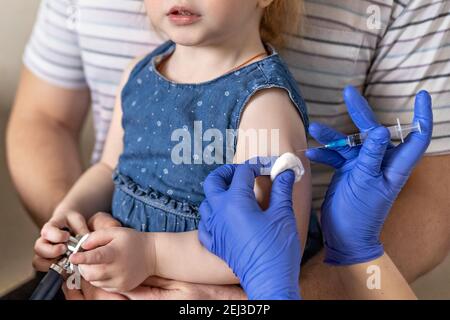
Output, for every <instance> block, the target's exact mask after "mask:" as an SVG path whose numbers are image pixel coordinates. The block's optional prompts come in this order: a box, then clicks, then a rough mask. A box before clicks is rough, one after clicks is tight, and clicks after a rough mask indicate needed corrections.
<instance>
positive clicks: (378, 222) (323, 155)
mask: <svg viewBox="0 0 450 320" xmlns="http://www.w3.org/2000/svg"><path fill="white" fill-rule="evenodd" d="M344 99H345V102H346V104H347V108H348V111H349V114H350V116H351V118H352V120H353V122H354V123H355V124H356V126H357V127H358V128H359V129H360V131H361V132H366V131H369V133H368V138H367V140H366V141H365V142H364V144H363V146H362V147H357V148H349V147H342V148H339V149H334V150H329V149H316V150H309V151H308V152H307V156H308V158H309V159H310V160H312V161H315V162H320V163H324V164H327V165H330V166H332V167H334V168H335V169H336V172H335V174H334V176H333V179H332V181H331V185H330V187H329V189H328V191H327V194H326V196H325V201H324V204H323V206H322V212H321V222H322V229H323V235H324V242H325V248H326V255H325V262H327V263H329V264H334V265H350V264H356V263H363V262H367V261H370V260H373V259H376V258H378V257H380V256H382V255H383V253H384V250H383V246H382V244H381V243H380V233H381V229H382V227H383V224H384V221H385V220H386V217H387V215H388V213H389V211H390V209H391V206H392V204H393V203H394V200H395V199H396V198H397V196H398V194H399V193H400V190H401V189H402V187H403V186H404V185H405V183H406V181H407V179H408V177H409V175H410V174H411V171H412V170H413V168H414V166H415V165H416V164H417V162H418V161H419V160H420V158H421V157H422V155H423V154H424V152H425V151H426V149H427V147H428V145H429V143H430V140H431V134H432V128H433V115H432V110H431V97H430V95H429V94H428V93H427V92H425V91H422V92H420V93H419V94H418V95H417V97H416V102H415V110H414V112H415V115H414V120H413V121H418V122H420V126H421V129H422V132H421V133H419V132H414V133H411V134H410V135H409V136H408V137H407V138H406V140H405V143H403V144H400V145H398V146H397V147H394V146H392V145H391V144H390V136H389V131H388V130H387V129H386V128H384V127H381V126H380V124H379V123H378V122H377V121H376V120H375V116H374V114H373V112H372V111H371V108H370V107H369V105H368V103H367V101H366V100H365V99H364V98H363V97H362V96H361V95H360V94H359V93H358V91H357V90H356V89H355V88H353V87H348V88H346V89H345V91H344ZM309 131H310V134H311V135H312V136H313V137H314V138H315V139H316V140H317V141H318V142H320V143H322V144H327V143H329V142H331V141H333V140H336V139H341V138H343V137H344V135H343V134H341V133H339V132H336V131H334V130H333V129H331V128H328V127H326V126H323V125H320V124H312V125H311V126H310V129H309Z"/></svg>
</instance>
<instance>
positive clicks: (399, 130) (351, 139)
mask: <svg viewBox="0 0 450 320" xmlns="http://www.w3.org/2000/svg"><path fill="white" fill-rule="evenodd" d="M387 129H388V130H389V132H390V133H391V139H395V140H401V142H402V143H403V142H405V138H406V137H407V136H408V134H409V133H411V132H420V133H422V129H421V127H420V122H419V121H415V122H414V123H413V124H400V119H398V118H397V125H395V126H391V127H387ZM368 134H369V132H368V131H366V132H360V133H355V134H351V135H349V136H346V137H345V138H342V139H338V140H334V141H332V142H330V143H328V144H326V145H324V146H320V147H316V148H311V149H319V148H326V149H336V148H340V147H345V146H349V147H356V146H360V145H362V144H363V143H364V141H365V140H366V139H367V136H368ZM306 150H308V149H303V150H297V152H305V151H306Z"/></svg>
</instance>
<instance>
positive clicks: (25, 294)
mask: <svg viewBox="0 0 450 320" xmlns="http://www.w3.org/2000/svg"><path fill="white" fill-rule="evenodd" d="M44 276H45V272H36V274H35V275H34V277H33V278H32V279H30V280H28V281H27V282H25V283H24V284H22V285H20V286H19V287H17V288H15V289H13V290H11V291H10V292H8V293H7V294H5V295H4V296H3V297H1V298H0V300H28V299H29V298H30V297H31V295H32V294H33V291H34V289H36V288H37V286H38V284H39V282H41V280H42V278H43V277H44ZM53 300H65V299H64V293H63V292H62V290H59V291H58V293H57V294H56V296H55V298H54V299H53Z"/></svg>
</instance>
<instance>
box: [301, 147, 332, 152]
mask: <svg viewBox="0 0 450 320" xmlns="http://www.w3.org/2000/svg"><path fill="white" fill-rule="evenodd" d="M322 148H325V147H324V146H319V147H313V148H307V149H299V150H297V151H296V153H301V152H303V153H304V152H306V151H308V150H315V149H322Z"/></svg>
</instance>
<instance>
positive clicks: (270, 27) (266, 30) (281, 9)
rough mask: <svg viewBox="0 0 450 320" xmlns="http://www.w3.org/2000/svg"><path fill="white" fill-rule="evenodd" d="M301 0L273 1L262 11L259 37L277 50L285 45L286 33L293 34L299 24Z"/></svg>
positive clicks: (301, 9)
mask: <svg viewBox="0 0 450 320" xmlns="http://www.w3.org/2000/svg"><path fill="white" fill-rule="evenodd" d="M302 12H303V0H273V2H272V3H271V4H270V5H269V6H268V7H267V8H265V9H264V13H263V17H262V20H261V37H262V40H263V41H264V42H266V43H270V44H271V45H273V46H274V47H275V48H277V49H282V48H283V47H284V46H285V45H286V33H293V32H295V31H296V30H297V28H298V27H299V24H300V15H301V13H302Z"/></svg>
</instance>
